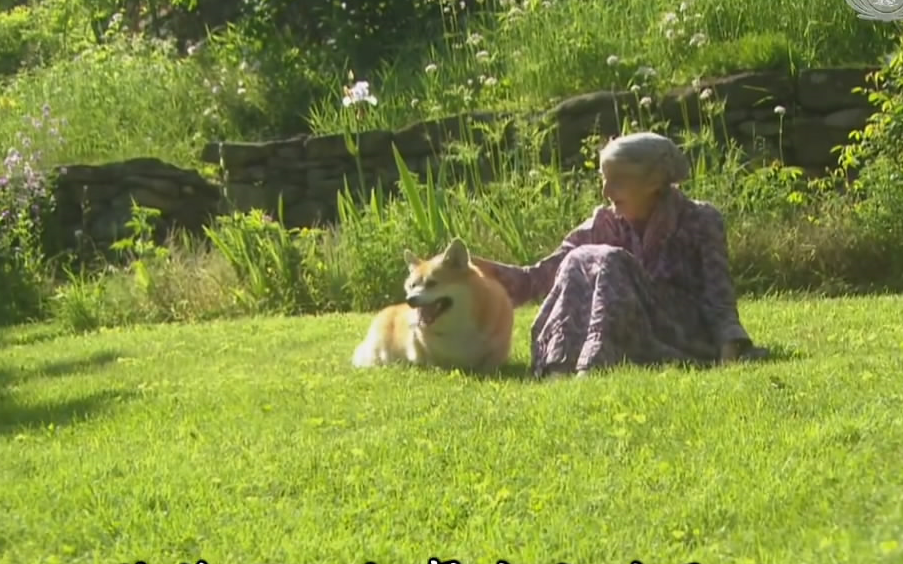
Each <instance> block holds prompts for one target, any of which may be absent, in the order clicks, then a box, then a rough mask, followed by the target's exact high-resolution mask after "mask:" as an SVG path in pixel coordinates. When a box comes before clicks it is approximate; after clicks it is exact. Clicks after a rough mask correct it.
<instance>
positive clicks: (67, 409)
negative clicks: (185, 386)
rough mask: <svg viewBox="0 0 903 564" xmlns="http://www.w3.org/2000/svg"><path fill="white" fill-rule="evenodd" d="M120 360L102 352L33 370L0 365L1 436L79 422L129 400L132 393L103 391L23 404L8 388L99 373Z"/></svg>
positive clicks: (111, 354)
mask: <svg viewBox="0 0 903 564" xmlns="http://www.w3.org/2000/svg"><path fill="white" fill-rule="evenodd" d="M119 357H120V355H119V353H117V352H115V351H102V352H98V353H95V354H92V355H91V356H88V357H87V358H77V359H67V360H62V361H57V362H49V363H46V364H43V365H40V366H37V367H33V368H11V367H9V366H5V367H4V366H0V435H6V434H13V433H17V432H20V431H23V430H26V429H30V428H37V427H47V426H48V425H51V424H53V425H55V426H59V425H65V424H67V423H73V422H77V421H79V420H83V419H85V418H87V417H89V416H90V415H92V414H93V413H96V412H98V411H100V410H102V409H105V408H106V407H107V406H108V405H109V404H110V403H113V402H118V401H123V400H125V399H128V398H129V397H130V396H131V393H130V392H122V391H115V390H104V391H99V392H95V393H92V394H89V395H85V396H81V397H76V398H68V399H65V400H58V401H44V402H39V403H28V402H20V401H19V400H18V399H17V398H16V397H15V393H14V392H12V391H11V390H9V389H8V388H9V387H11V386H14V385H16V384H21V383H23V382H26V381H28V380H30V379H32V378H40V377H51V378H55V377H61V376H66V375H69V374H75V373H85V372H91V371H94V370H99V369H100V368H102V367H104V366H105V365H107V364H110V363H111V362H114V361H115V360H116V359H117V358H119Z"/></svg>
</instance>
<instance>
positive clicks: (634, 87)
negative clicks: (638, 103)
mask: <svg viewBox="0 0 903 564" xmlns="http://www.w3.org/2000/svg"><path fill="white" fill-rule="evenodd" d="M630 91H631V92H639V91H640V85H639V84H634V85H633V86H631V87H630Z"/></svg>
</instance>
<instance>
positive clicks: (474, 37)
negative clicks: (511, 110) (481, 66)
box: [467, 33, 483, 45]
mask: <svg viewBox="0 0 903 564" xmlns="http://www.w3.org/2000/svg"><path fill="white" fill-rule="evenodd" d="M481 41H483V36H482V35H480V34H479V33H471V34H470V35H468V36H467V44H468V45H477V44H479V43H480V42H481Z"/></svg>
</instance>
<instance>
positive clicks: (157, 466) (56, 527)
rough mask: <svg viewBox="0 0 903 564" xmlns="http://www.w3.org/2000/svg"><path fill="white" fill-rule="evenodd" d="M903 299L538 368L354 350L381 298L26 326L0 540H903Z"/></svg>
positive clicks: (48, 544)
mask: <svg viewBox="0 0 903 564" xmlns="http://www.w3.org/2000/svg"><path fill="white" fill-rule="evenodd" d="M901 311H903V297H882V298H868V299H858V298H857V299H843V300H823V301H822V300H808V301H795V300H765V301H754V302H752V301H751V302H744V303H743V305H742V314H743V317H744V320H745V323H746V325H747V327H748V329H749V330H750V332H751V333H752V334H753V335H754V337H756V338H758V339H759V340H760V341H761V342H762V343H763V344H769V345H781V346H783V347H784V348H785V349H786V350H789V351H791V352H792V354H791V355H787V358H784V359H782V360H779V361H776V362H771V363H762V364H758V365H737V366H733V367H728V368H719V369H712V370H707V371H705V370H700V371H695V372H690V371H687V370H682V369H678V368H670V369H655V370H645V369H623V370H619V371H617V372H615V373H612V374H610V375H607V376H602V377H597V378H590V379H586V380H582V381H578V380H567V379H565V380H557V381H550V382H539V383H537V382H534V381H529V380H523V379H520V378H515V377H509V378H504V379H489V380H479V379H476V378H473V377H470V376H466V375H462V374H460V373H452V374H449V373H442V372H437V371H424V370H415V369H385V370H374V371H369V372H366V371H365V372H357V371H353V370H352V369H351V368H350V366H349V358H350V355H351V351H352V349H353V347H354V345H355V344H356V342H357V340H358V338H359V337H361V336H362V335H363V332H364V330H365V329H366V326H367V323H368V322H369V316H363V315H353V316H327V317H321V318H292V319H255V320H241V321H223V322H215V323H210V324H205V325H197V326H151V327H141V328H135V329H129V330H115V331H106V332H102V333H100V334H95V335H91V336H85V337H75V336H61V335H58V334H56V333H55V332H54V330H53V328H50V327H47V326H33V327H28V328H24V329H15V330H5V332H4V333H2V334H0V480H2V482H0V483H2V487H0V563H3V564H40V563H49V562H58V563H66V564H70V563H78V562H92V563H98V564H100V563H103V564H116V563H122V562H135V561H136V560H144V561H146V562H147V563H148V564H172V563H174V562H183V561H184V562H195V561H196V560H198V559H204V560H206V561H207V562H209V563H210V564H237V563H256V564H261V563H292V564H313V563H318V562H329V563H335V564H340V563H341V564H344V563H348V564H364V563H365V562H368V561H371V562H376V563H377V564H393V563H395V564H401V563H408V562H410V563H422V564H426V563H427V561H428V559H429V558H430V557H438V558H440V559H452V558H455V559H457V560H460V561H461V563H462V564H472V563H481V564H484V563H492V564H495V563H496V562H497V561H498V560H506V561H508V562H510V563H511V564H528V563H529V564H557V563H559V562H565V563H567V564H577V563H580V564H584V563H585V564H590V563H600V564H601V563H623V564H627V563H629V562H630V561H631V560H640V561H642V562H644V563H645V564H650V563H652V564H683V563H686V562H690V561H697V562H700V563H701V564H714V563H724V564H727V563H741V562H745V563H749V564H752V563H756V564H766V563H774V564H778V563H780V564H786V563H788V562H805V563H819V564H828V563H834V562H837V563H840V562H842V563H863V564H864V563H870V564H874V563H881V562H886V563H891V562H894V563H899V562H903V379H901V378H903V324H901V322H900V319H901V314H900V312H901ZM532 314H533V311H532V310H529V311H522V312H521V313H520V316H519V324H518V327H517V332H516V335H515V340H516V342H517V344H518V346H517V349H516V353H515V358H514V363H516V364H517V365H518V366H519V367H520V368H515V369H514V370H513V372H518V371H520V372H525V371H526V364H527V363H528V360H529V358H528V350H529V349H528V346H527V341H528V335H529V325H530V321H531V318H532Z"/></svg>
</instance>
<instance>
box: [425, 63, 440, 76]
mask: <svg viewBox="0 0 903 564" xmlns="http://www.w3.org/2000/svg"><path fill="white" fill-rule="evenodd" d="M423 70H424V71H426V74H430V73H434V72H436V71H437V70H439V65H437V64H436V63H430V64H428V65H427V66H426V68H424V69H423Z"/></svg>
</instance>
